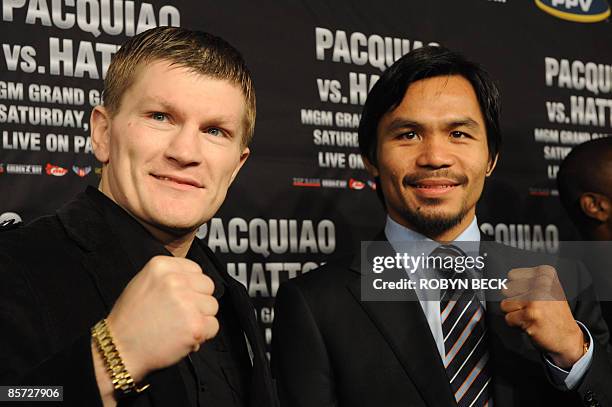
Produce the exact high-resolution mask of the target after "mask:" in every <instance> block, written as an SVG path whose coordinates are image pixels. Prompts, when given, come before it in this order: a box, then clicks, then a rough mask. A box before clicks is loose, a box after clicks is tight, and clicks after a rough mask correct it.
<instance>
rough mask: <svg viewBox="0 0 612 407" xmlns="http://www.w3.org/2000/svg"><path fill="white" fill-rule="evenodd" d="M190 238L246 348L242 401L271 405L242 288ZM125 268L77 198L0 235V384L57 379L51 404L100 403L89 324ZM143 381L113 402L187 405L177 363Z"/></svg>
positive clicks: (104, 229)
mask: <svg viewBox="0 0 612 407" xmlns="http://www.w3.org/2000/svg"><path fill="white" fill-rule="evenodd" d="M197 244H201V245H202V248H203V250H204V251H205V252H206V254H207V256H208V257H209V258H210V259H211V261H212V262H213V263H214V264H215V265H216V268H217V270H218V271H219V273H220V274H221V275H222V277H223V278H225V279H226V282H227V283H228V291H229V295H230V297H231V299H232V303H233V305H234V308H235V310H236V314H237V315H238V318H239V319H240V326H241V327H242V330H243V331H244V333H245V335H246V337H247V338H248V341H249V344H250V346H251V348H252V351H253V370H252V372H253V374H252V377H251V385H250V400H251V404H250V405H251V406H253V407H255V406H256V407H269V406H275V405H276V403H277V402H276V396H275V390H274V386H273V382H272V378H271V374H270V371H269V368H268V363H267V357H266V355H265V346H264V342H263V338H262V337H261V334H260V331H259V330H258V327H257V322H256V321H255V318H254V309H253V306H252V305H251V302H250V299H249V297H248V294H247V292H246V290H245V289H244V287H243V286H242V285H241V284H240V283H238V282H237V281H235V280H234V279H232V278H231V277H230V276H229V275H228V274H227V273H226V272H225V268H224V267H222V265H221V264H219V262H218V261H217V259H216V258H215V257H214V255H213V253H212V252H211V251H210V250H209V249H208V248H207V247H205V245H204V244H202V243H201V242H199V241H197ZM132 269H133V266H132V264H131V263H130V261H129V259H128V258H127V256H126V253H125V252H124V251H123V250H122V249H121V247H119V246H118V243H117V240H116V239H115V237H114V236H113V234H112V232H111V231H110V229H109V228H108V226H107V225H106V224H105V223H104V221H103V218H102V217H101V215H100V213H99V212H97V211H96V209H95V208H94V207H93V205H92V204H91V202H90V201H88V199H87V198H86V197H84V195H83V194H81V195H79V196H77V197H76V199H75V200H74V201H72V202H70V203H69V204H67V205H65V206H64V207H63V208H61V209H60V210H59V211H58V212H57V214H56V215H55V216H48V217H43V218H40V219H38V220H36V221H34V222H33V223H31V224H29V225H28V226H26V227H23V228H16V229H14V230H10V231H3V232H0V384H3V385H6V384H22V385H62V386H64V403H62V404H61V405H71V406H83V407H84V406H87V407H89V406H101V405H102V404H101V400H100V396H99V392H98V387H97V384H96V380H95V375H94V369H93V363H92V355H91V348H90V343H91V342H90V341H91V339H90V328H91V327H92V326H93V325H94V324H95V323H96V322H97V321H99V320H100V319H102V318H104V317H105V316H107V315H108V313H109V312H110V310H111V308H112V306H113V304H114V302H115V301H116V299H117V298H118V297H119V295H120V294H121V292H122V291H123V289H124V287H125V286H126V285H127V283H128V282H129V280H130V279H131V277H132V275H133V274H134V273H135V272H137V270H132ZM126 270H130V272H129V273H126ZM147 381H148V382H149V383H151V388H150V389H149V390H147V394H146V397H139V398H138V401H137V402H136V403H132V402H129V401H128V402H122V403H120V405H121V404H124V403H125V404H130V405H138V406H187V405H188V404H187V403H188V398H187V394H186V388H185V384H184V383H183V380H182V377H181V374H180V371H179V368H178V365H174V366H171V367H168V368H166V369H162V370H160V371H157V372H154V373H152V374H150V375H149V376H148V377H147ZM19 405H24V404H23V403H21V404H19ZM37 405H38V404H37Z"/></svg>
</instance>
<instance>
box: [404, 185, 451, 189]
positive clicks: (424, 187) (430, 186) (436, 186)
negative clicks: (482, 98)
mask: <svg viewBox="0 0 612 407" xmlns="http://www.w3.org/2000/svg"><path fill="white" fill-rule="evenodd" d="M412 186H413V187H415V188H418V189H447V188H454V187H457V186H459V184H436V185H428V184H414V185H412Z"/></svg>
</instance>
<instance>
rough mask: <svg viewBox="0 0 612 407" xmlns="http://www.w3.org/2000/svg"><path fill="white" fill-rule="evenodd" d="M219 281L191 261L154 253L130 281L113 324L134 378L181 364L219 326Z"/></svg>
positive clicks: (116, 307)
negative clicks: (205, 273) (215, 295)
mask: <svg viewBox="0 0 612 407" xmlns="http://www.w3.org/2000/svg"><path fill="white" fill-rule="evenodd" d="M213 291H214V283H213V281H212V280H211V279H210V278H209V277H208V276H206V275H204V274H203V273H202V269H201V268H200V266H199V265H198V264H197V263H194V262H193V261H191V260H188V259H184V258H179V257H170V256H156V257H153V258H152V259H151V260H149V262H148V263H147V264H146V265H145V266H144V267H143V269H142V270H141V271H140V272H139V273H138V274H137V275H136V276H135V277H134V278H133V279H132V280H131V281H130V283H129V284H128V285H127V286H126V288H125V289H124V290H123V292H122V293H121V296H120V297H119V299H118V300H117V302H116V303H115V305H114V306H113V309H112V310H111V312H110V314H109V316H108V317H107V323H108V326H109V330H110V331H111V333H112V335H113V337H114V340H115V345H116V346H117V349H118V350H119V353H120V354H121V357H122V358H123V361H124V363H125V366H126V368H127V370H128V372H130V374H131V375H132V378H133V379H134V380H135V381H136V382H139V381H141V380H142V379H143V378H144V377H145V376H146V375H147V374H148V373H150V372H152V371H154V370H158V369H161V368H164V367H167V366H170V365H173V364H175V363H177V362H178V361H179V360H181V359H182V358H183V357H185V356H186V355H187V354H188V353H189V352H191V351H192V350H193V349H194V348H196V349H197V348H198V347H199V345H200V343H202V342H204V341H206V340H208V339H210V338H212V337H214V336H215V335H216V334H217V332H218V330H219V322H218V321H217V319H216V317H215V315H216V314H217V310H218V309H219V305H218V303H217V300H216V299H215V298H214V297H213V296H212V294H213Z"/></svg>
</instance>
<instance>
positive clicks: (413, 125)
mask: <svg viewBox="0 0 612 407" xmlns="http://www.w3.org/2000/svg"><path fill="white" fill-rule="evenodd" d="M425 127H427V126H426V125H425V124H423V123H419V122H418V121H415V120H410V119H402V118H395V119H393V120H392V121H391V123H389V125H388V126H387V130H388V131H394V130H399V129H405V128H410V129H417V130H420V129H424V128H425ZM457 127H467V128H469V129H473V130H477V129H478V128H479V127H480V125H479V124H478V122H477V121H476V120H474V119H472V118H470V117H459V118H457V119H452V120H449V121H448V122H445V123H444V128H445V129H454V128H457Z"/></svg>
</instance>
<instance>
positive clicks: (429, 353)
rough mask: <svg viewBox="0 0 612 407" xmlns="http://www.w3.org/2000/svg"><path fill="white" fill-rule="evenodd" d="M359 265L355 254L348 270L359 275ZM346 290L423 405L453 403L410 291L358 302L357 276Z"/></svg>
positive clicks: (434, 347)
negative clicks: (394, 297)
mask: <svg viewBox="0 0 612 407" xmlns="http://www.w3.org/2000/svg"><path fill="white" fill-rule="evenodd" d="M377 240H379V241H381V240H382V241H385V240H386V237H385V236H384V234H379V235H378V236H377ZM388 251H389V255H394V254H395V251H393V249H392V248H391V246H390V245H389V247H388ZM377 255H381V254H380V253H377ZM360 268H361V267H360V256H359V255H358V256H355V258H354V260H353V263H352V265H351V269H352V270H353V271H355V272H357V273H360V274H361V270H360ZM348 289H349V291H350V292H351V294H352V296H353V298H354V299H355V301H357V302H358V303H359V305H360V306H361V307H362V308H363V310H364V312H365V313H366V314H367V315H368V317H369V318H370V319H371V320H372V322H373V323H374V325H375V326H376V327H377V328H378V330H379V332H380V334H381V335H382V336H383V337H384V338H385V340H386V341H387V343H388V344H389V346H390V347H391V349H392V351H393V353H394V354H395V356H396V357H397V359H398V361H399V363H400V364H401V365H402V367H403V368H404V370H405V371H406V373H407V374H408V376H409V377H410V378H411V380H412V381H413V383H414V384H415V386H416V388H417V390H418V391H419V393H420V395H421V397H422V398H423V400H424V401H425V402H426V404H427V405H429V406H454V405H456V402H455V397H454V395H453V393H452V391H451V387H450V383H449V380H448V376H447V375H446V370H445V369H444V365H443V364H442V361H441V359H440V355H439V352H438V348H437V346H436V342H435V340H434V338H433V336H432V334H431V329H430V328H429V324H428V322H427V319H426V318H425V314H424V313H423V309H422V308H421V305H420V303H419V300H418V298H417V296H416V294H415V293H414V291H410V293H409V294H408V295H409V298H408V300H407V301H361V278H355V279H354V280H352V281H351V282H350V283H349V284H348ZM432 383H435V384H436V385H432Z"/></svg>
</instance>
